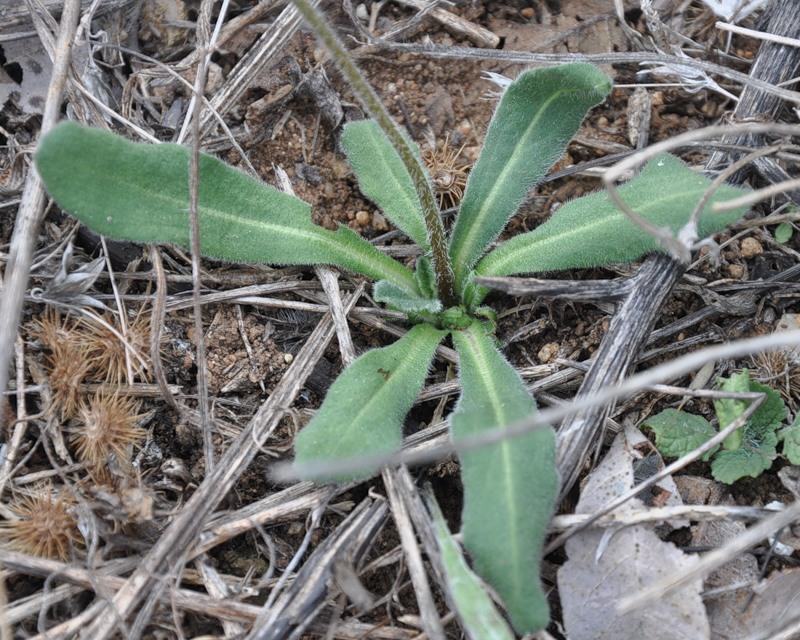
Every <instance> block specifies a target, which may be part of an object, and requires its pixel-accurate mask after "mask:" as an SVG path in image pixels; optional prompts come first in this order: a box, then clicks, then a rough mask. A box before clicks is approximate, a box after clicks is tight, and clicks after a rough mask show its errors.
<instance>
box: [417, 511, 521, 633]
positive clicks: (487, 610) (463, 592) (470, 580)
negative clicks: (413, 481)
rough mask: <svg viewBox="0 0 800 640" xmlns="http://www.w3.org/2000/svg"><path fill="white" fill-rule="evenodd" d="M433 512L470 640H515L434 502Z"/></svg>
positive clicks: (449, 583)
mask: <svg viewBox="0 0 800 640" xmlns="http://www.w3.org/2000/svg"><path fill="white" fill-rule="evenodd" d="M430 508H431V516H432V518H431V519H432V521H433V533H434V535H435V536H436V543H437V544H438V545H439V553H440V554H441V557H442V564H443V565H444V572H445V579H446V581H447V588H448V589H449V591H450V597H451V598H452V600H453V603H454V605H455V611H456V614H457V615H458V618H459V620H461V624H462V626H463V627H464V632H465V633H466V634H467V637H468V638H470V639H471V640H514V637H515V636H514V634H513V633H512V631H511V629H509V628H508V625H507V624H506V621H505V620H504V619H503V616H501V615H500V613H499V612H498V611H497V609H496V608H495V606H494V603H493V602H492V599H491V597H489V594H488V593H486V588H485V586H484V585H483V584H482V583H481V581H480V579H478V577H477V576H476V575H475V574H474V573H472V571H471V570H470V568H469V567H468V566H467V563H466V561H465V560H464V556H463V554H462V553H461V549H460V548H459V546H458V544H457V543H456V541H455V540H454V539H453V536H452V535H450V531H449V530H448V529H447V523H446V522H445V521H444V516H443V515H442V512H441V510H440V509H439V505H437V504H436V502H435V501H431V504H430Z"/></svg>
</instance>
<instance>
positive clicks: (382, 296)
mask: <svg viewBox="0 0 800 640" xmlns="http://www.w3.org/2000/svg"><path fill="white" fill-rule="evenodd" d="M373 297H374V298H375V300H376V301H377V302H383V303H385V304H387V305H388V306H389V307H391V308H392V309H396V310H397V311H402V312H403V313H420V312H427V313H438V312H439V311H441V310H442V303H441V302H439V301H438V300H437V299H436V298H426V297H425V296H421V295H419V294H415V293H412V292H410V291H408V290H407V289H404V288H403V287H399V286H397V285H396V284H395V283H394V282H389V281H388V280H381V281H380V282H378V283H377V284H376V285H375V291H374V293H373Z"/></svg>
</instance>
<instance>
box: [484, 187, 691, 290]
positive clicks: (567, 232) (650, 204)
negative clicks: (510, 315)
mask: <svg viewBox="0 0 800 640" xmlns="http://www.w3.org/2000/svg"><path fill="white" fill-rule="evenodd" d="M693 193H695V191H693V190H687V191H684V192H682V193H679V194H674V193H673V194H665V195H663V196H662V197H656V198H648V199H647V201H646V202H645V203H644V204H637V205H635V206H636V209H635V211H636V213H638V214H639V215H642V217H644V218H646V217H647V216H646V215H643V214H646V213H647V212H648V211H650V210H651V209H656V208H658V207H660V206H662V205H663V203H665V202H670V201H673V200H679V199H681V198H685V197H688V196H690V195H692V194H693ZM622 195H624V194H621V195H620V197H622ZM637 195H638V194H637ZM626 204H628V206H631V205H630V203H627V202H626ZM554 215H555V214H554ZM613 217H618V218H619V220H620V221H621V222H625V221H627V220H628V218H627V217H626V216H625V215H624V214H623V213H622V212H621V211H620V210H619V209H618V208H617V207H614V208H613V209H611V210H609V211H608V212H606V213H601V214H600V215H599V216H597V217H595V218H593V219H592V220H591V221H589V222H586V223H585V224H582V225H581V226H580V227H578V228H564V229H562V230H560V231H556V232H554V233H552V234H550V235H547V236H543V237H542V238H540V239H537V240H534V242H532V243H528V244H525V243H522V242H520V244H519V246H518V247H516V248H515V249H514V250H513V251H511V252H509V253H508V254H506V255H502V254H501V257H500V258H499V259H498V260H495V261H494V262H492V260H491V258H492V254H489V255H488V256H487V258H486V260H487V264H488V267H485V268H481V267H480V265H479V266H478V269H477V270H476V272H477V273H480V275H490V273H491V274H492V275H499V274H501V273H504V271H503V269H502V268H498V267H504V266H505V265H507V264H508V263H511V262H514V261H515V260H516V259H518V254H520V253H527V252H529V251H530V250H531V248H532V247H534V246H535V247H536V248H537V249H542V252H543V253H544V252H546V247H547V246H548V245H549V244H552V243H563V242H564V238H565V237H566V236H571V235H573V234H576V233H582V234H586V233H591V232H592V231H593V230H594V229H596V228H598V227H601V226H602V225H607V224H608V220H609V219H610V218H613ZM632 224H633V223H632ZM530 233H531V234H533V233H535V231H531V232H530ZM642 234H643V235H645V236H648V237H652V236H649V234H647V232H646V231H644V230H642ZM517 237H519V238H524V237H525V236H524V235H523V236H517ZM509 242H510V241H509ZM498 251H502V245H501V247H500V249H499V250H498ZM487 268H488V269H491V271H490V272H487V271H486V269H487Z"/></svg>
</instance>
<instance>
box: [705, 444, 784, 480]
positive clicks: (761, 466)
mask: <svg viewBox="0 0 800 640" xmlns="http://www.w3.org/2000/svg"><path fill="white" fill-rule="evenodd" d="M777 444H778V437H777V436H776V435H775V434H774V433H772V432H770V433H766V434H764V437H763V438H760V439H759V440H757V441H750V442H748V441H747V439H745V441H744V443H743V444H742V446H741V447H739V448H738V449H736V450H735V451H727V450H724V449H723V450H722V451H720V452H719V453H718V454H717V455H716V457H715V458H714V461H713V462H712V463H711V475H713V476H714V479H715V480H719V481H720V482H724V483H726V484H733V483H734V482H736V481H737V480H739V479H740V478H744V477H745V476H750V477H751V478H757V477H758V476H760V475H761V474H762V473H763V472H764V471H766V470H767V469H769V468H770V467H771V466H772V459H773V458H774V457H775V455H776V445H777Z"/></svg>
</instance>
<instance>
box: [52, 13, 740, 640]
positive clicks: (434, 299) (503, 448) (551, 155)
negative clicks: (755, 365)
mask: <svg viewBox="0 0 800 640" xmlns="http://www.w3.org/2000/svg"><path fill="white" fill-rule="evenodd" d="M296 4H297V5H298V7H300V8H301V10H302V11H303V12H304V15H305V16H306V18H307V19H308V20H309V22H310V23H311V25H312V27H313V28H314V30H315V31H316V32H317V35H318V36H319V37H320V38H321V39H322V40H323V42H324V43H325V44H326V46H327V47H328V49H329V50H330V51H331V53H332V57H333V59H334V60H335V61H336V63H337V64H338V65H339V67H340V69H341V70H342V72H343V74H344V75H345V77H346V78H347V80H348V81H349V82H350V84H351V85H352V87H353V89H354V90H355V92H356V93H357V94H358V95H359V97H360V98H361V99H362V101H363V103H364V105H365V107H366V109H367V111H368V112H369V113H370V115H371V116H372V117H373V118H374V119H373V120H364V121H361V122H355V123H351V124H348V125H347V126H346V127H345V130H344V132H343V134H342V138H341V144H342V148H343V149H344V151H345V153H346V155H347V158H348V160H349V162H350V164H351V166H352V168H353V170H354V173H355V174H356V177H357V178H358V181H359V184H360V187H361V189H362V191H363V193H364V194H365V195H366V196H367V197H369V198H370V199H372V200H373V201H374V202H375V203H376V204H377V205H378V206H379V207H380V208H381V210H382V211H383V213H384V215H385V216H386V217H387V218H388V219H390V220H391V221H392V222H393V223H394V224H395V225H396V226H397V227H398V228H400V229H401V230H402V231H404V232H405V233H406V234H407V235H408V236H409V238H411V239H412V240H413V241H414V242H416V243H418V244H419V245H420V246H421V247H422V249H423V255H422V256H421V257H420V258H419V259H418V260H417V263H416V266H415V269H414V270H413V271H412V270H411V269H409V268H407V267H405V266H404V265H402V264H400V263H399V262H396V261H395V260H393V259H391V258H390V257H388V256H386V255H385V254H383V253H381V252H380V251H379V250H378V249H377V248H375V247H374V246H372V245H371V244H369V243H368V242H366V241H365V240H363V239H362V238H360V237H359V236H358V235H356V234H355V233H353V232H352V231H350V230H349V229H347V228H345V227H341V228H339V229H338V230H337V231H335V232H332V231H328V230H325V229H323V228H321V227H319V226H317V225H315V224H313V223H312V220H311V211H310V206H309V205H308V204H306V203H305V202H303V201H301V200H299V199H298V198H295V197H293V196H291V195H287V194H285V193H281V192H279V191H277V190H276V189H274V188H272V187H270V186H268V185H266V184H263V183H261V182H258V181H256V180H254V179H252V178H250V177H248V176H246V175H244V174H242V173H240V172H239V171H237V170H235V169H233V168H231V167H228V166H226V165H225V164H223V163H222V162H220V161H218V160H216V159H214V158H211V157H208V156H201V158H200V161H199V176H200V181H199V213H198V215H199V223H200V235H201V250H202V252H203V253H204V254H205V255H207V256H210V257H214V258H221V259H225V260H231V261H239V262H262V263H271V264H282V265H286V264H327V265H335V266H338V267H341V268H344V269H348V270H350V271H355V272H357V273H360V274H363V275H366V276H368V277H370V278H373V279H375V280H376V281H377V283H376V285H375V291H374V293H375V299H376V300H378V301H379V302H383V303H385V304H386V305H387V306H389V307H391V308H393V309H395V310H400V311H402V312H404V313H405V314H406V315H407V317H408V321H409V323H410V324H411V325H412V327H411V329H410V330H409V331H408V333H407V334H406V335H405V336H404V337H403V338H401V339H400V340H398V341H397V342H396V343H395V344H393V345H391V346H387V347H384V348H380V349H374V350H372V351H369V352H367V353H365V354H363V355H361V356H360V357H359V358H358V359H357V360H356V361H355V362H354V363H353V364H352V365H350V366H349V367H348V368H347V369H346V370H345V371H344V372H343V373H342V374H341V375H340V376H339V378H338V379H337V380H336V381H335V382H334V384H333V386H332V387H331V389H330V390H329V392H328V395H327V397H326V398H325V402H324V403H323V405H322V407H321V408H320V409H319V411H318V412H317V414H316V415H315V417H314V418H313V419H312V420H311V422H310V423H309V424H308V425H306V426H305V428H304V429H303V430H302V431H301V432H300V433H299V435H298V436H297V439H296V462H297V463H298V466H299V468H301V469H306V470H307V473H308V474H309V475H310V474H311V471H312V470H313V466H314V463H315V462H318V461H320V460H330V459H335V460H336V459H339V460H346V459H348V458H351V457H354V456H361V455H365V454H373V453H378V452H389V451H392V450H394V449H396V448H397V447H398V446H399V445H400V442H401V437H402V427H403V422H404V418H405V415H406V413H407V412H408V411H409V409H410V408H411V406H412V404H413V402H414V400H415V398H416V397H417V394H418V393H419V391H420V389H421V388H422V386H423V384H424V380H425V378H426V376H427V372H428V370H429V368H430V366H431V363H432V360H433V357H434V352H435V350H436V348H437V346H438V345H439V344H440V343H441V342H442V340H445V339H446V338H447V337H448V336H450V337H451V339H452V341H453V343H454V345H455V348H456V350H457V352H458V355H459V367H460V371H459V375H460V380H461V385H462V393H461V399H460V401H459V403H458V406H457V408H456V411H455V412H454V414H453V416H452V418H451V431H452V437H453V439H454V440H460V439H465V438H469V437H471V436H473V435H475V434H478V433H482V432H485V431H487V430H491V429H496V428H502V427H503V426H505V425H508V424H510V423H513V422H515V421H518V420H520V419H523V418H525V417H527V416H529V415H530V414H531V413H532V412H534V411H535V402H534V400H533V398H532V397H531V396H530V394H529V393H528V391H527V389H526V388H525V386H524V385H523V383H522V380H521V378H520V377H519V375H518V374H517V372H516V371H515V370H514V368H513V367H512V366H511V365H510V364H509V362H508V361H507V360H506V359H505V357H504V356H503V355H502V354H501V353H500V352H499V351H498V348H497V343H496V340H495V339H494V336H493V331H494V327H495V324H494V322H493V317H494V312H493V311H492V310H491V309H489V308H487V307H484V306H482V302H483V300H484V298H485V297H486V295H487V293H488V290H487V289H485V288H483V287H480V286H477V285H476V284H475V282H474V280H473V277H474V276H475V275H476V274H480V275H511V274H520V273H532V272H543V271H552V270H557V269H565V268H571V267H585V266H590V265H600V264H604V263H609V262H621V261H629V260H633V259H635V258H637V257H639V256H640V255H642V254H643V253H646V252H649V251H655V250H658V249H659V246H658V244H657V242H656V241H655V240H654V239H653V238H652V237H650V236H649V235H648V234H646V233H645V232H644V231H642V230H641V229H640V228H639V227H637V226H636V225H634V224H633V223H631V222H630V221H629V220H628V218H627V217H626V216H624V215H623V214H622V213H621V212H620V211H619V210H618V209H617V207H616V206H615V205H614V203H613V202H612V201H611V200H610V198H609V197H608V196H607V195H606V194H605V193H598V194H594V195H591V196H588V197H586V198H581V199H578V200H575V201H573V202H570V203H568V204H566V205H564V206H563V207H562V208H561V209H560V210H559V211H557V212H556V214H555V215H554V216H553V217H552V218H551V219H550V220H548V221H547V222H546V223H544V224H543V225H541V226H540V227H538V228H537V229H535V230H534V231H531V232H529V233H525V234H523V235H521V236H518V237H516V238H514V239H512V240H510V241H508V242H505V243H503V244H500V245H499V246H498V247H497V248H495V249H491V245H492V243H493V242H494V241H495V240H496V239H497V237H498V236H499V235H500V233H501V231H502V230H503V228H504V227H505V225H506V223H507V222H508V220H509V219H510V217H511V216H512V215H513V214H514V213H515V211H516V210H517V208H518V206H519V205H520V203H521V202H522V201H523V200H524V199H525V197H526V195H527V193H528V191H529V190H530V189H531V187H532V186H534V185H535V184H536V183H538V182H539V181H540V180H541V179H542V178H543V177H544V175H545V174H546V172H547V171H548V169H549V168H550V166H551V165H552V164H553V163H554V162H555V161H556V160H558V159H559V158H560V157H561V155H562V154H563V152H564V150H565V148H566V145H567V143H568V142H569V140H570V139H571V137H572V136H573V135H574V134H575V132H576V131H577V129H578V127H579V126H580V123H581V122H582V120H583V118H584V117H585V115H586V113H587V112H588V110H589V109H590V108H592V107H593V106H595V105H596V104H598V103H600V102H601V101H602V100H603V99H604V97H605V96H606V95H607V94H608V92H609V91H610V88H611V82H610V80H609V78H608V77H607V76H606V75H605V74H603V73H602V72H600V71H599V70H598V69H596V68H595V67H592V66H590V65H588V64H582V63H576V64H568V65H564V66H561V67H554V68H543V69H536V70H532V71H527V72H525V73H523V74H522V75H520V76H519V78H517V79H516V80H515V81H514V82H513V83H511V84H510V86H509V87H508V88H507V89H506V90H505V92H504V93H503V96H502V98H501V99H500V102H499V105H498V107H497V110H496V112H495V114H494V117H493V118H492V121H491V123H490V125H489V128H488V131H487V134H486V140H485V143H484V151H483V153H481V155H480V157H479V159H478V161H477V163H476V164H475V167H474V168H473V170H472V172H471V174H470V177H469V180H468V183H467V185H466V187H465V189H464V195H463V199H462V202H461V206H460V212H459V215H458V218H457V220H456V222H455V225H454V227H453V230H452V233H451V235H450V237H449V238H448V237H447V236H446V234H445V231H444V228H443V225H442V222H441V219H440V216H439V211H438V209H437V198H436V197H435V193H434V189H433V185H432V181H431V179H430V177H429V176H428V175H427V173H426V171H425V169H424V168H423V166H422V163H421V161H420V152H419V149H418V148H417V147H416V145H415V144H414V143H413V142H412V141H411V140H410V139H409V138H408V136H407V134H405V133H404V132H403V131H402V130H401V129H400V128H399V127H398V125H397V124H395V122H394V121H393V120H392V118H391V117H390V116H389V114H388V112H387V111H386V110H385V108H384V107H383V106H382V104H381V103H380V101H379V99H378V97H377V95H375V93H374V91H373V90H372V89H371V87H369V85H368V84H367V83H366V81H365V80H364V78H363V76H362V75H361V74H360V72H359V71H358V70H357V69H356V68H355V66H354V65H353V63H352V61H351V60H350V59H349V58H348V57H347V55H346V53H345V51H344V49H343V47H342V45H341V44H340V43H339V42H338V40H337V39H336V37H335V36H334V34H333V33H332V32H331V30H330V29H329V28H328V26H327V24H326V23H325V21H324V19H323V18H322V17H321V15H319V14H317V13H316V12H315V11H314V10H312V9H311V8H309V7H308V6H307V4H306V2H305V1H304V0H297V2H296ZM36 162H37V168H38V170H39V172H40V174H41V176H42V178H43V180H44V182H45V184H46V186H47V188H48V190H49V191H50V193H51V195H52V196H53V198H54V199H55V200H56V201H57V202H58V203H59V204H60V205H61V206H62V208H64V209H65V210H67V211H69V212H72V213H73V214H74V215H75V216H76V217H78V218H79V219H80V220H81V221H83V222H84V223H86V224H87V225H89V226H90V227H92V228H93V229H94V230H95V231H97V232H99V233H102V234H105V235H108V236H111V237H114V238H119V239H127V240H132V241H138V242H159V243H176V244H179V245H182V246H184V247H186V246H188V245H189V224H188V217H187V210H188V202H189V191H188V189H189V188H188V166H189V151H188V149H186V148H184V147H181V146H177V145H172V144H162V145H158V146H152V145H141V144H134V143H132V142H128V141H127V140H124V139H123V138H121V137H118V136H115V135H113V134H109V133H105V132H102V131H97V130H91V129H86V128H83V127H80V126H78V125H76V124H70V123H66V124H62V125H60V126H59V127H57V128H56V129H55V130H54V131H52V132H51V133H49V134H48V135H47V136H45V137H44V138H43V140H42V141H41V143H40V145H39V149H38V152H37V155H36ZM709 184H710V182H709V181H708V180H707V179H706V178H704V177H703V176H701V175H699V174H697V173H695V172H694V171H692V170H690V169H689V168H688V167H687V166H686V165H684V164H683V163H682V162H681V161H679V160H678V159H676V158H674V157H672V156H669V155H662V156H658V157H657V158H655V159H654V160H653V161H652V162H650V163H649V164H648V165H647V166H646V167H645V168H644V169H643V170H642V171H641V173H640V174H639V175H638V176H637V177H635V178H634V179H633V180H632V181H631V182H630V183H628V184H627V185H624V186H622V187H621V188H620V189H619V192H620V194H621V196H622V197H623V198H625V199H626V201H627V202H628V204H629V205H630V206H631V207H633V208H634V209H635V210H636V211H637V212H638V213H639V214H640V215H642V216H643V217H645V218H647V219H648V220H650V221H651V222H654V223H656V224H658V225H661V226H667V227H669V228H670V229H671V230H672V231H673V232H677V231H678V229H680V227H681V226H682V225H683V224H684V223H685V222H686V221H687V218H688V216H689V213H690V212H691V211H692V209H693V208H694V206H695V204H696V203H697V202H698V200H699V199H700V197H701V196H702V195H703V194H704V193H705V191H706V190H707V189H708V186H709ZM739 192H740V190H737V189H735V188H732V187H727V186H723V187H721V188H720V189H718V190H717V191H716V192H715V193H714V195H713V197H712V198H710V200H709V202H708V203H707V205H706V209H705V210H704V213H703V215H702V216H701V219H700V232H701V234H702V235H708V234H710V233H713V232H715V231H718V230H721V229H722V228H724V227H725V226H726V225H728V224H730V223H731V222H733V221H734V220H735V219H737V218H738V217H739V216H740V215H741V214H742V213H743V211H742V210H739V211H735V212H727V213H725V214H712V213H711V212H710V206H711V204H713V202H715V201H719V200H723V199H727V198H730V197H732V196H733V195H738V194H739ZM555 460H556V455H555V434H554V432H553V431H552V430H551V429H538V430H535V431H533V432H531V433H528V434H526V435H525V436H523V437H520V438H517V439H516V440H514V441H513V442H509V441H503V442H500V443H498V444H494V445H491V446H487V447H485V448H483V449H479V450H474V451H469V452H467V453H464V454H463V455H461V466H462V475H463V484H464V492H465V497H464V513H463V517H462V522H463V538H464V545H465V547H466V549H467V550H468V551H469V553H470V554H471V556H472V559H473V563H474V566H475V567H476V569H477V571H478V573H479V574H480V575H481V576H482V577H483V578H484V579H486V580H487V581H488V582H490V583H491V584H492V586H493V587H494V588H495V589H496V590H497V591H498V593H499V594H500V595H501V597H502V598H503V600H504V602H505V604H506V608H507V610H508V612H509V615H510V618H511V621H512V623H513V625H514V627H515V628H516V629H517V631H519V632H525V633H527V632H532V631H535V630H537V629H540V628H542V627H544V626H546V624H547V622H548V618H549V612H548V606H547V600H546V597H545V594H544V592H543V590H542V588H541V586H540V584H539V581H538V578H537V576H538V573H539V563H540V555H541V550H542V547H543V543H544V538H545V533H546V527H547V523H548V522H549V519H550V516H551V514H552V511H553V507H554V502H555V499H556V496H557V492H558V474H557V470H556V462H555ZM366 475H369V474H366ZM364 476H365V474H364V473H351V474H341V475H337V476H335V477H329V478H327V480H330V481H342V480H350V479H353V478H361V477H364Z"/></svg>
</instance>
